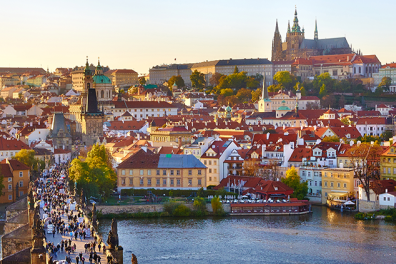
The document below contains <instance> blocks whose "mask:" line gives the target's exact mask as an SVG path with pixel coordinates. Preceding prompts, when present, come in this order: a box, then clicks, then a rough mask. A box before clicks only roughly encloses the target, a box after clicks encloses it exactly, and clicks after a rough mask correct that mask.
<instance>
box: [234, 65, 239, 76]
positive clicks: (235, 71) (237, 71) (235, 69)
mask: <svg viewBox="0 0 396 264" xmlns="http://www.w3.org/2000/svg"><path fill="white" fill-rule="evenodd" d="M235 73H239V70H238V67H237V66H236V65H235V68H234V74H235Z"/></svg>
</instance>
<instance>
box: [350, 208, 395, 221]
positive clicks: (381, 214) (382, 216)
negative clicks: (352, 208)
mask: <svg viewBox="0 0 396 264" xmlns="http://www.w3.org/2000/svg"><path fill="white" fill-rule="evenodd" d="M355 219H356V220H385V221H386V222H393V223H396V209H395V208H392V209H383V210H379V211H377V212H372V213H362V212H359V213H357V214H355Z"/></svg>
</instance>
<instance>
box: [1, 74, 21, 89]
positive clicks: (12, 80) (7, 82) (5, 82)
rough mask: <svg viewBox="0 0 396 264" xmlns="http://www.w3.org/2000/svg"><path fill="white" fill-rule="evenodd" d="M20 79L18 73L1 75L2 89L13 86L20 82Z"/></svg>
mask: <svg viewBox="0 0 396 264" xmlns="http://www.w3.org/2000/svg"><path fill="white" fill-rule="evenodd" d="M20 82H21V81H20V79H19V78H18V76H16V75H11V74H10V75H6V76H0V89H2V88H3V87H4V86H13V85H18V84H20Z"/></svg>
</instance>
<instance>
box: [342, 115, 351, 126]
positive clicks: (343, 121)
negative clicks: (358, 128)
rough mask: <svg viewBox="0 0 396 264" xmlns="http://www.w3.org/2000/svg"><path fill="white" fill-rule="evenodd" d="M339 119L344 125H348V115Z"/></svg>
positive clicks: (349, 122)
mask: <svg viewBox="0 0 396 264" xmlns="http://www.w3.org/2000/svg"><path fill="white" fill-rule="evenodd" d="M340 121H341V122H342V123H343V124H344V125H346V126H349V125H350V124H351V120H349V118H348V117H344V118H341V120H340Z"/></svg>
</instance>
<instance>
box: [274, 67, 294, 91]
mask: <svg viewBox="0 0 396 264" xmlns="http://www.w3.org/2000/svg"><path fill="white" fill-rule="evenodd" d="M274 80H275V81H277V82H278V84H280V85H281V86H282V87H283V88H287V89H289V88H290V87H291V85H292V83H293V78H292V76H291V74H290V72H288V71H279V72H277V73H275V75H274Z"/></svg>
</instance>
